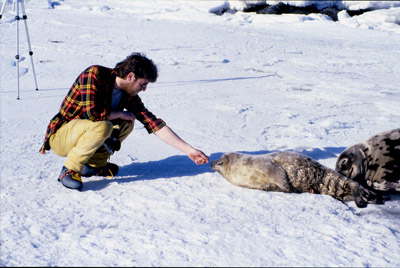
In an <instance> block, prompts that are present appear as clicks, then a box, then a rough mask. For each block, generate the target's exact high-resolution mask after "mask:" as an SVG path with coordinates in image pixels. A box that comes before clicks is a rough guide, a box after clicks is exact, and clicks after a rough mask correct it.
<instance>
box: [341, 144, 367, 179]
mask: <svg viewBox="0 0 400 268" xmlns="http://www.w3.org/2000/svg"><path fill="white" fill-rule="evenodd" d="M366 167H367V157H366V156H365V153H364V151H363V149H362V146H361V145H359V144H356V145H353V146H351V147H348V148H347V149H346V150H344V151H343V152H342V153H341V154H340V155H339V157H338V159H337V161H336V167H335V169H336V171H337V172H339V173H341V174H343V175H344V176H346V177H347V178H350V179H352V180H357V179H358V178H364V176H365V171H366Z"/></svg>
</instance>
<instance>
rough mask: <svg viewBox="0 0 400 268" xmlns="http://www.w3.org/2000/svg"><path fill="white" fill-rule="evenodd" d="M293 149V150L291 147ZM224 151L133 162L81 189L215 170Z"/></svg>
mask: <svg viewBox="0 0 400 268" xmlns="http://www.w3.org/2000/svg"><path fill="white" fill-rule="evenodd" d="M344 149H345V147H325V148H323V149H320V148H313V149H304V150H301V151H299V150H297V152H299V153H302V154H304V155H307V156H309V157H311V158H313V159H315V160H317V161H318V160H320V159H327V158H332V157H334V158H336V157H337V156H338V154H340V153H341V152H342V151H343V150H344ZM289 151H291V150H289ZM236 152H240V153H246V154H252V155H260V154H267V153H272V152H276V151H267V150H261V151H253V152H250V151H236ZM222 154H223V152H218V153H212V154H211V155H210V156H209V160H210V161H209V163H208V164H204V165H196V164H195V163H193V161H192V160H190V159H189V157H187V156H186V155H175V156H170V157H167V158H165V159H162V160H158V161H149V162H134V163H132V164H129V165H126V166H122V167H120V169H119V172H118V175H117V176H116V177H114V178H111V179H108V178H104V179H99V180H91V178H88V179H86V180H85V182H84V186H83V189H82V191H97V190H101V189H103V188H106V187H107V186H108V184H110V183H115V182H116V183H118V184H122V183H130V182H134V181H138V180H156V179H160V178H174V177H184V176H196V175H199V174H204V173H213V172H214V171H213V170H211V162H212V161H214V160H216V159H219V158H220V157H221V156H222Z"/></svg>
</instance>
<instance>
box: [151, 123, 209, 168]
mask: <svg viewBox="0 0 400 268" xmlns="http://www.w3.org/2000/svg"><path fill="white" fill-rule="evenodd" d="M155 134H156V136H157V137H158V138H160V139H161V140H162V141H164V142H165V143H167V144H169V145H171V146H172V147H174V148H176V149H178V150H180V151H182V152H184V153H185V154H187V156H188V157H189V158H190V159H191V160H192V161H193V162H195V163H196V165H199V164H206V163H208V161H209V160H208V157H207V156H206V155H205V154H204V153H203V152H202V151H200V150H197V149H195V148H193V147H192V146H191V145H190V144H188V143H187V142H185V141H184V140H182V139H181V138H180V137H179V136H178V135H177V134H175V132H174V131H173V130H172V129H170V128H169V127H168V126H164V127H163V128H161V129H160V130H158V131H157V132H155Z"/></svg>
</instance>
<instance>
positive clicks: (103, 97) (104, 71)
mask: <svg viewBox="0 0 400 268" xmlns="http://www.w3.org/2000/svg"><path fill="white" fill-rule="evenodd" d="M115 78H116V74H115V73H114V72H113V71H112V69H110V68H106V67H103V66H99V65H93V66H90V67H88V68H87V69H86V70H85V71H83V72H82V73H81V74H80V75H79V76H78V78H77V79H76V80H75V82H74V84H73V85H72V87H71V89H70V90H69V92H68V94H67V96H66V97H65V98H64V100H63V101H62V103H61V106H60V110H59V113H58V114H56V115H55V116H54V117H53V118H52V119H51V120H50V123H49V125H48V127H47V131H46V135H45V138H44V143H43V146H42V147H41V149H40V153H42V154H44V153H45V152H46V150H50V145H49V138H50V136H51V135H53V134H54V133H56V131H57V130H58V129H59V128H60V127H61V126H62V125H64V124H65V123H68V122H69V121H71V120H74V119H89V120H92V121H101V120H107V119H108V117H109V115H110V112H111V99H112V91H113V88H114V84H115ZM124 109H126V110H128V111H130V112H132V113H133V114H134V115H135V117H136V119H137V120H139V121H140V122H141V123H142V124H143V125H144V127H145V128H146V130H147V131H148V133H153V132H156V131H157V130H159V129H161V128H162V127H164V126H165V125H166V124H165V122H164V121H163V120H162V119H160V118H157V117H156V116H155V115H154V114H152V113H151V112H150V111H149V110H147V109H146V107H145V106H144V104H143V102H142V100H141V99H140V97H139V96H137V95H136V96H133V97H132V96H129V95H127V94H126V93H125V92H124V93H123V95H122V98H121V101H120V103H119V105H118V109H117V110H124Z"/></svg>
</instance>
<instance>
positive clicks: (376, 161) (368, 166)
mask: <svg viewBox="0 0 400 268" xmlns="http://www.w3.org/2000/svg"><path fill="white" fill-rule="evenodd" d="M335 169H336V171H338V172H340V173H341V174H343V175H345V176H346V177H348V178H350V179H352V180H355V181H357V182H359V183H361V184H363V185H368V186H369V187H371V188H372V189H374V190H378V191H382V192H400V128H397V129H393V130H389V131H385V132H382V133H379V134H376V135H374V136H372V137H370V138H368V139H367V140H365V141H363V142H360V143H357V144H355V145H352V146H350V147H348V148H346V149H345V150H344V151H343V152H342V153H341V154H340V155H339V157H338V159H337V161H336V167H335Z"/></svg>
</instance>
